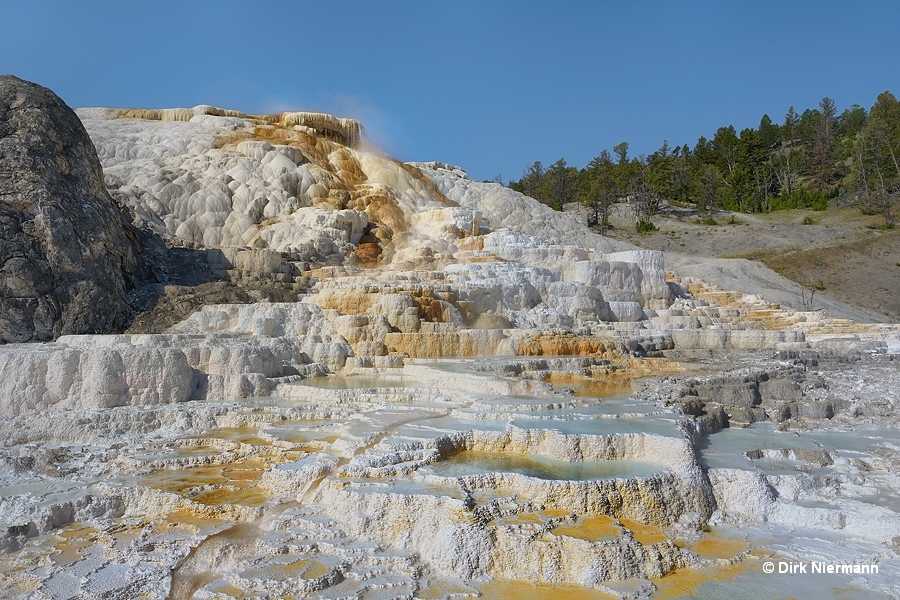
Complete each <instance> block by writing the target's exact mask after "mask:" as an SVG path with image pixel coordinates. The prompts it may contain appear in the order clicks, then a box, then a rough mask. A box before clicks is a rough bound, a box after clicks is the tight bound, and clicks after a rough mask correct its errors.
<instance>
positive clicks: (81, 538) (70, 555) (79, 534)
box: [51, 525, 98, 565]
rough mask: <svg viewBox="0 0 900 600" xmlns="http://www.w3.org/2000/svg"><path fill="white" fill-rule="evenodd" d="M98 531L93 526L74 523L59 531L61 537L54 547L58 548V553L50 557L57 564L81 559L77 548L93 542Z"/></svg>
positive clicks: (66, 563) (79, 548)
mask: <svg viewBox="0 0 900 600" xmlns="http://www.w3.org/2000/svg"><path fill="white" fill-rule="evenodd" d="M97 533H98V531H97V529H95V528H94V527H85V526H83V525H76V526H74V527H67V528H66V529H63V530H62V531H60V532H59V535H60V536H61V537H62V538H63V541H62V542H59V543H58V544H56V545H55V546H54V547H55V548H56V549H57V550H59V553H58V554H54V555H53V556H52V557H51V558H52V559H53V562H55V563H56V564H58V565H68V564H72V563H73V562H75V561H77V560H80V559H81V553H80V552H79V550H81V549H82V548H86V547H87V546H90V545H91V544H93V543H94V540H95V538H96V535H97Z"/></svg>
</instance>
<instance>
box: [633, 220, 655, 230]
mask: <svg viewBox="0 0 900 600" xmlns="http://www.w3.org/2000/svg"><path fill="white" fill-rule="evenodd" d="M658 229H659V228H658V227H657V226H656V225H654V224H653V222H652V221H650V220H645V219H641V220H640V221H638V224H637V230H638V233H651V232H653V231H657V230H658Z"/></svg>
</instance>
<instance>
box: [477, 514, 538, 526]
mask: <svg viewBox="0 0 900 600" xmlns="http://www.w3.org/2000/svg"><path fill="white" fill-rule="evenodd" d="M546 522H547V520H546V519H545V518H543V517H542V516H541V515H539V514H536V513H521V514H517V515H507V516H505V517H501V518H499V519H495V520H493V521H491V522H490V523H488V525H489V526H492V527H494V526H502V525H543V524H544V523H546Z"/></svg>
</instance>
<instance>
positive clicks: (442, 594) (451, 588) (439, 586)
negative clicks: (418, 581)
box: [416, 581, 477, 600]
mask: <svg viewBox="0 0 900 600" xmlns="http://www.w3.org/2000/svg"><path fill="white" fill-rule="evenodd" d="M475 593H477V592H476V591H475V590H474V589H473V588H470V587H466V586H464V585H461V584H458V583H451V582H447V581H438V582H435V583H433V584H431V585H429V586H427V587H424V588H422V589H421V590H419V591H418V592H417V593H416V598H419V599H421V600H440V599H442V598H455V597H459V598H466V597H469V596H471V595H474V594H475Z"/></svg>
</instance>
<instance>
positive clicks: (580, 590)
mask: <svg viewBox="0 0 900 600" xmlns="http://www.w3.org/2000/svg"><path fill="white" fill-rule="evenodd" d="M480 588H481V592H482V596H481V598H484V599H485V600H500V599H503V600H510V599H512V598H528V599H529V600H612V599H614V598H616V597H617V596H613V595H611V594H607V593H605V592H601V591H599V590H593V589H590V588H586V587H581V586H578V585H561V584H549V583H537V584H535V583H527V582H524V581H510V580H508V579H495V580H494V581H492V582H491V583H487V584H484V585H482V586H480Z"/></svg>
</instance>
